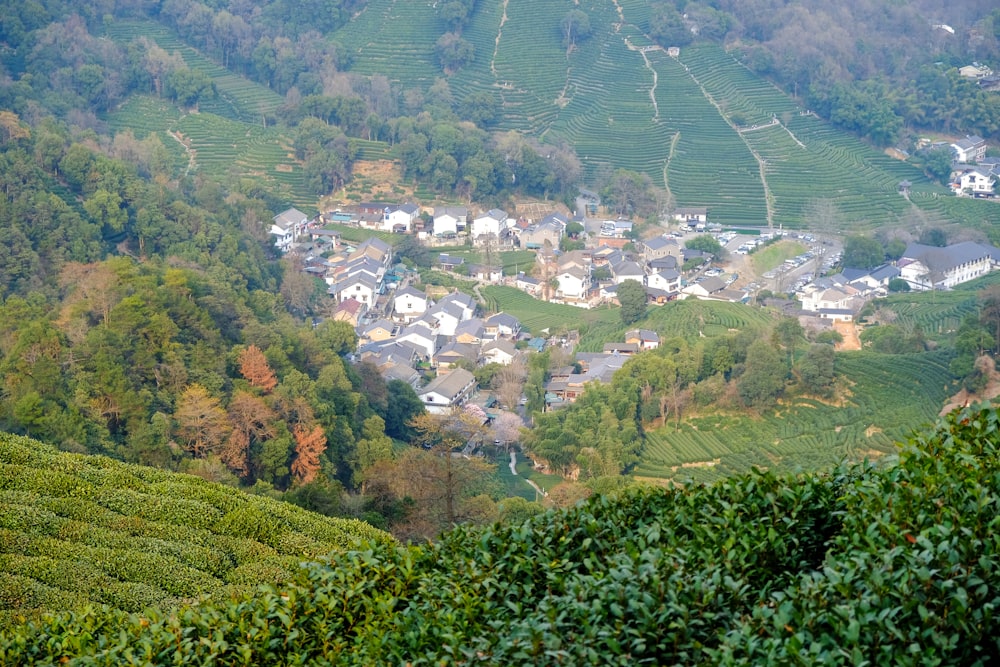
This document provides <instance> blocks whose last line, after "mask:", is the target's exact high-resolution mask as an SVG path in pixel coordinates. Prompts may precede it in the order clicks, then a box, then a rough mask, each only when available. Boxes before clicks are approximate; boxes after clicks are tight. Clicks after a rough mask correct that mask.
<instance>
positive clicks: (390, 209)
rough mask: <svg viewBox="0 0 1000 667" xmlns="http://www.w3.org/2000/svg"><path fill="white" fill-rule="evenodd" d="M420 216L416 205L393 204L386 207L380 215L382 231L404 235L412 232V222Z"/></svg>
mask: <svg viewBox="0 0 1000 667" xmlns="http://www.w3.org/2000/svg"><path fill="white" fill-rule="evenodd" d="M419 214H420V207H419V206H417V205H416V204H409V203H407V204H393V205H391V206H386V207H385V209H384V210H383V214H382V231H384V232H395V233H397V234H406V233H409V232H411V231H413V222H414V220H416V219H417V215H419Z"/></svg>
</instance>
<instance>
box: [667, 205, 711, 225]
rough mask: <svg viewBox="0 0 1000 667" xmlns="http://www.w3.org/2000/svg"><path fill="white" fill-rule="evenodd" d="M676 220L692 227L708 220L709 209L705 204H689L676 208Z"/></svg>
mask: <svg viewBox="0 0 1000 667" xmlns="http://www.w3.org/2000/svg"><path fill="white" fill-rule="evenodd" d="M674 220H676V221H677V222H679V223H681V224H682V225H688V226H690V227H694V226H696V225H697V224H698V223H701V224H703V225H704V224H705V223H706V222H708V209H707V208H705V207H704V206H689V207H687V208H678V209H675V210H674Z"/></svg>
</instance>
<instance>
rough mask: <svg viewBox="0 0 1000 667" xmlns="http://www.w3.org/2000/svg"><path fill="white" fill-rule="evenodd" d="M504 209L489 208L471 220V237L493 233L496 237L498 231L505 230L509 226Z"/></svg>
mask: <svg viewBox="0 0 1000 667" xmlns="http://www.w3.org/2000/svg"><path fill="white" fill-rule="evenodd" d="M508 220H509V218H508V217H507V212H506V211H501V210H500V209H498V208H494V209H490V210H489V211H487V212H486V213H483V214H482V215H481V216H479V217H478V218H476V219H475V220H473V221H472V238H473V239H477V238H479V237H480V236H485V235H489V234H493V235H495V236H497V237H499V236H500V232H502V231H505V230H506V229H508V227H509V226H510V225H509V224H508Z"/></svg>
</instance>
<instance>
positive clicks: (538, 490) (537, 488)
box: [510, 450, 549, 498]
mask: <svg viewBox="0 0 1000 667" xmlns="http://www.w3.org/2000/svg"><path fill="white" fill-rule="evenodd" d="M516 466H517V453H516V452H514V451H513V450H511V453H510V474H512V475H515V476H517V467H516ZM524 481H525V482H527V483H528V484H530V485H531V487H532V488H533V489H534V490H535V492H536V493H537V494H538V495H540V496H541V497H542V498H544V497H545V496H547V495H549V494H547V493H545V492H544V491H542V488H541V487H540V486H538V485H537V484H535V483H534V482H533V481H531V480H530V479H528V478H527V477H525V478H524Z"/></svg>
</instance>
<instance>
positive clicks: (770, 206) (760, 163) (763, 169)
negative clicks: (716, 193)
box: [678, 59, 774, 227]
mask: <svg viewBox="0 0 1000 667" xmlns="http://www.w3.org/2000/svg"><path fill="white" fill-rule="evenodd" d="M678 62H681V61H680V59H678ZM681 64H682V65H684V63H681ZM684 71H685V72H687V74H688V76H690V77H691V80H692V81H694V83H695V85H696V86H698V89H699V90H700V91H701V94H702V95H704V96H705V99H706V100H708V102H709V104H711V105H712V106H713V107H715V110H716V111H717V112H718V113H719V116H721V117H722V120H724V121H725V122H726V125H728V126H729V127H731V128H732V129H733V132H735V133H736V136H738V137H739V138H740V141H742V142H743V145H745V146H746V147H747V150H748V151H750V154H751V155H753V157H754V160H756V161H757V169H758V171H759V172H760V182H761V185H762V186H763V187H764V207H765V209H766V211H767V226H768V227H773V226H774V194H773V193H772V192H771V188H770V186H768V184H767V160H765V159H764V158H762V157H761V156H760V153H758V152H757V151H755V150H754V149H753V146H751V145H750V142H749V141H747V140H746V137H744V136H743V133H742V132H740V128H739V127H737V126H736V124H735V123H734V122H733V121H731V120H730V119H729V116H727V115H726V114H725V113H723V111H722V105H720V104H719V103H718V102H717V101H716V99H715V98H714V97H712V95H711V94H710V93H709V92H708V91H707V90H705V86H703V85H702V83H701V81H699V80H698V77H696V76H695V75H694V74H692V73H691V69H690V68H689V67H688V66H687V65H684Z"/></svg>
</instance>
